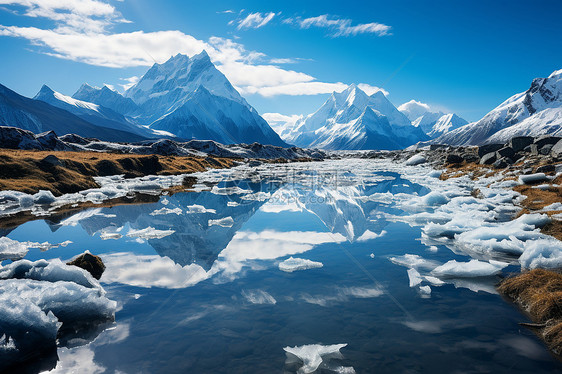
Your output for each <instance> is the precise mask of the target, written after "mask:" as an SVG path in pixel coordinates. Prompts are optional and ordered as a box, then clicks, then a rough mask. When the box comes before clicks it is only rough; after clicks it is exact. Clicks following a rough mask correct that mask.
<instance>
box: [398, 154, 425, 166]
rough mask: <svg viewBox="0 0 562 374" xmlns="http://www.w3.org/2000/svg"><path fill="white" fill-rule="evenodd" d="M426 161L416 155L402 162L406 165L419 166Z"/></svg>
mask: <svg viewBox="0 0 562 374" xmlns="http://www.w3.org/2000/svg"><path fill="white" fill-rule="evenodd" d="M426 161H427V160H426V159H425V157H423V156H422V155H420V154H418V155H413V156H412V157H410V158H409V159H407V160H406V162H404V163H405V164H406V165H412V166H413V165H419V164H423V163H425V162H426Z"/></svg>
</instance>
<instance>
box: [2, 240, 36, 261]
mask: <svg viewBox="0 0 562 374" xmlns="http://www.w3.org/2000/svg"><path fill="white" fill-rule="evenodd" d="M30 244H31V245H32V244H34V243H30V242H18V241H17V240H12V239H10V238H8V237H5V236H3V237H1V238H0V261H4V260H18V259H21V258H24V257H25V255H26V254H27V252H28V251H29V248H30Z"/></svg>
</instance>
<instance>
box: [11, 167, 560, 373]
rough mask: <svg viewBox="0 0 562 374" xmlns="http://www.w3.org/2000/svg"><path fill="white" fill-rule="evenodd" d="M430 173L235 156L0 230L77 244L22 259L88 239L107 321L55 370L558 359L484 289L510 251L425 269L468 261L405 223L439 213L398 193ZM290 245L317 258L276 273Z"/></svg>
mask: <svg viewBox="0 0 562 374" xmlns="http://www.w3.org/2000/svg"><path fill="white" fill-rule="evenodd" d="M428 170H429V169H428ZM428 170H426V171H419V174H418V175H417V176H416V178H410V177H409V175H408V174H407V171H405V172H404V174H402V172H401V168H400V167H390V168H386V167H384V163H374V162H372V161H369V160H339V161H330V162H324V163H295V164H282V165H261V166H258V167H255V168H249V167H242V168H238V169H235V170H232V171H221V172H215V173H208V175H207V174H204V175H202V176H201V177H200V180H199V183H198V184H196V185H195V186H194V191H190V192H180V193H175V194H166V195H162V196H160V197H156V198H155V199H154V201H156V202H151V203H143V204H126V205H118V206H113V207H107V208H101V207H100V208H90V209H87V210H82V211H79V212H74V213H72V214H70V213H69V214H65V215H62V216H61V215H59V216H55V217H46V218H44V219H38V220H34V221H30V222H27V223H24V224H22V225H20V226H18V227H16V228H14V229H13V230H11V231H9V230H6V232H5V234H6V236H7V237H9V238H11V239H13V240H18V241H34V242H39V243H43V242H49V243H51V244H55V243H62V242H65V241H69V240H70V241H72V243H70V244H68V245H66V246H60V247H58V248H51V249H49V250H47V251H40V250H39V249H31V250H30V251H29V252H28V254H27V256H26V257H25V258H26V259H29V260H32V261H34V260H38V259H47V260H49V259H53V258H60V259H62V260H68V259H71V258H73V257H75V256H77V255H78V254H80V253H82V252H84V251H85V250H89V251H90V252H91V253H93V254H96V255H100V256H101V257H102V259H103V260H104V262H105V264H106V267H107V268H106V271H105V273H104V275H103V277H102V278H101V284H102V286H103V287H104V289H105V290H106V291H107V295H106V296H107V297H108V298H109V299H111V300H115V301H117V303H118V309H117V313H116V315H115V323H114V324H111V325H109V326H106V328H105V330H103V331H101V332H100V333H99V334H97V335H95V334H94V336H89V337H86V338H84V339H82V340H80V339H78V340H76V341H73V342H71V344H67V346H66V347H59V348H58V350H57V355H58V361H57V362H56V367H55V368H54V369H53V372H76V373H296V372H303V371H302V368H301V366H302V362H300V361H299V360H294V359H293V360H291V359H288V356H290V355H287V354H286V352H285V350H284V348H286V347H295V346H297V347H302V346H309V347H308V348H309V349H308V350H305V351H306V352H307V353H306V354H308V358H309V359H310V360H312V361H314V358H315V357H316V355H317V354H318V351H317V348H318V347H316V348H315V346H313V345H316V344H319V345H324V346H328V345H337V344H341V345H342V346H341V347H340V349H339V352H340V353H341V355H338V354H337V352H336V353H335V354H332V355H325V356H324V357H322V359H321V361H322V362H321V364H320V365H319V366H318V369H317V371H316V372H322V373H324V372H325V373H332V372H335V373H338V372H339V373H353V372H356V373H370V372H377V373H403V372H411V373H414V372H415V373H418V372H425V373H444V372H448V373H453V372H459V373H460V372H462V373H473V372H494V373H497V372H506V373H528V372H534V373H539V372H549V373H552V372H558V371H561V370H560V369H561V366H560V363H559V362H558V361H557V360H556V359H554V358H553V357H552V356H551V355H550V354H549V353H548V351H547V349H546V348H545V346H544V345H543V343H542V342H541V341H540V340H539V339H538V338H537V337H536V336H535V335H534V334H533V333H532V332H531V331H529V330H527V329H525V328H523V327H520V326H519V325H518V323H519V322H528V320H527V319H526V317H525V316H524V315H522V314H521V313H520V312H519V311H518V310H517V309H516V307H515V306H513V305H512V304H510V303H508V302H506V301H505V300H503V299H502V297H501V296H499V295H498V294H497V293H496V291H495V285H496V284H497V283H498V282H499V281H500V279H501V277H502V276H506V275H508V274H509V273H510V272H516V271H518V270H519V266H518V265H517V264H516V258H515V259H514V261H511V262H510V260H509V258H507V259H506V258H505V256H504V257H501V256H500V257H501V258H494V260H502V261H507V262H509V263H510V264H509V265H507V263H506V266H504V267H503V269H502V271H501V273H499V274H497V273H496V274H491V275H489V276H480V277H466V276H461V277H454V276H448V277H442V278H440V279H436V277H434V278H423V277H424V276H427V277H429V276H428V274H429V272H428V270H427V266H428V264H444V263H446V262H447V261H450V260H457V261H459V262H467V261H469V260H470V259H471V256H469V255H468V254H467V253H463V252H462V251H459V250H452V249H451V248H450V247H449V246H447V245H446V244H447V242H439V241H430V240H428V239H427V238H425V239H424V238H423V235H422V227H421V226H419V225H415V224H412V223H411V222H410V223H409V222H408V220H407V219H406V220H405V219H403V218H404V217H407V216H408V215H410V214H412V212H413V211H415V213H416V214H419V213H420V212H429V213H431V212H432V211H433V210H434V209H435V207H434V206H433V205H432V206H425V207H423V208H420V207H419V206H418V207H414V208H415V209H414V208H412V209H413V210H412V209H410V208H409V205H408V204H410V203H407V202H408V201H409V200H408V199H409V198H410V197H419V198H421V197H423V196H426V195H428V194H429V193H430V192H431V183H434V184H438V183H440V181H438V180H437V179H436V176H435V175H430V174H431V173H430V172H429V171H428ZM424 172H425V173H428V175H427V176H424V175H423V173H424ZM206 178H207V179H208V180H205V179H206ZM431 178H433V179H434V180H435V181H434V182H431V183H429V182H428V183H425V185H424V183H422V181H424V180H430V179H431ZM460 193H462V194H464V195H466V196H469V195H470V190H469V189H467V190H466V191H461V192H460ZM389 196H400V197H401V198H402V201H406V203H402V204H396V201H395V200H393V199H392V198H388V197H389ZM146 229H148V230H146ZM139 230H144V231H139ZM8 231H9V232H8ZM444 243H445V244H444ZM404 255H417V256H418V257H415V258H416V259H418V260H420V259H421V260H420V261H421V262H423V263H422V265H420V266H419V267H417V266H418V265H416V264H414V263H415V261H413V262H412V261H410V262H408V261H407V259H408V258H409V259H410V260H411V259H412V258H414V257H412V256H409V257H408V256H406V257H401V256H404ZM290 257H293V258H297V259H304V260H309V261H312V262H313V263H311V262H308V261H300V262H299V261H297V262H296V263H297V264H300V265H303V266H304V267H309V268H308V269H306V270H295V271H292V272H289V271H282V270H280V264H282V263H284V261H285V260H287V259H289V258H290ZM473 257H474V256H473ZM479 259H480V260H486V259H485V258H483V257H480V258H479ZM490 259H491V258H490ZM319 263H320V264H321V267H320V265H319ZM408 263H409V266H408ZM289 264H290V262H289ZM282 266H283V265H281V267H282ZM411 268H416V269H417V270H418V271H416V272H411V273H409V269H411ZM424 269H425V273H424ZM285 270H287V269H285ZM416 273H418V275H419V274H421V276H422V278H423V281H422V282H421V283H416ZM428 279H431V281H429V280H428ZM411 284H412V286H410V285H411ZM343 345H345V346H343ZM318 357H320V356H318ZM51 362H52V363H51V364H50V365H52V366H54V365H55V363H54V361H53V360H51ZM312 365H314V363H312ZM52 366H51V367H49V364H46V367H45V369H52ZM299 369H300V370H301V371H299Z"/></svg>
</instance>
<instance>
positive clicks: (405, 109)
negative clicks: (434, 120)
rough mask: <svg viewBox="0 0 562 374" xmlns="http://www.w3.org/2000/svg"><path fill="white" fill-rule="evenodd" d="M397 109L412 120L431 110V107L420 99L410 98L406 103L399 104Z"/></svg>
mask: <svg viewBox="0 0 562 374" xmlns="http://www.w3.org/2000/svg"><path fill="white" fill-rule="evenodd" d="M398 110H399V111H401V112H402V113H404V114H405V115H406V117H408V118H409V119H410V121H413V120H415V119H416V118H418V117H420V116H423V115H424V114H425V113H427V112H431V111H432V108H431V107H430V106H429V105H428V104H426V103H422V102H421V101H416V100H410V101H408V102H407V103H404V104H402V105H400V106H399V107H398Z"/></svg>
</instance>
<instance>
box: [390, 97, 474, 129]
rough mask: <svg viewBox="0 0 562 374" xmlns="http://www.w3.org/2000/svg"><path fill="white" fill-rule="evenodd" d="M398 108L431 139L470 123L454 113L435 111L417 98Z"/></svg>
mask: <svg viewBox="0 0 562 374" xmlns="http://www.w3.org/2000/svg"><path fill="white" fill-rule="evenodd" d="M398 110H399V111H401V112H402V113H404V115H406V117H408V118H409V119H410V120H411V121H412V125H414V126H416V127H419V128H420V129H421V130H422V131H423V132H424V133H425V134H426V135H427V136H428V137H429V138H431V139H433V138H436V137H438V136H441V135H443V134H445V133H446V132H449V131H452V130H455V129H457V128H459V127H461V126H464V125H466V124H468V122H467V121H466V120H464V119H462V118H461V117H459V116H457V115H456V114H454V113H449V114H445V113H443V112H433V111H431V108H430V106H429V105H427V104H424V103H421V102H418V101H415V100H410V101H409V102H407V103H404V104H402V105H400V106H399V107H398Z"/></svg>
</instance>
